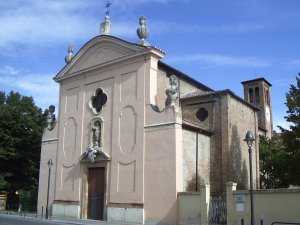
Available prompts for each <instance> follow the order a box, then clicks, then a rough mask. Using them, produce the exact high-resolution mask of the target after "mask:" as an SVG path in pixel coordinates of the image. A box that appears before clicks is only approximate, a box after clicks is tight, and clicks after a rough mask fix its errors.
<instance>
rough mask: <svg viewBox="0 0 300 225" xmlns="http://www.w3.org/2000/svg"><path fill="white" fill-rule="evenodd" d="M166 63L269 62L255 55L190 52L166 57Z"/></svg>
mask: <svg viewBox="0 0 300 225" xmlns="http://www.w3.org/2000/svg"><path fill="white" fill-rule="evenodd" d="M166 61H167V62H168V63H176V62H180V63H189V62H199V63H203V64H206V65H211V66H216V67H219V66H231V67H251V68H253V67H254V68H258V67H268V66H270V65H271V62H270V61H268V60H265V59H260V58H257V57H237V56H227V55H218V54H191V55H182V56H174V57H170V58H166Z"/></svg>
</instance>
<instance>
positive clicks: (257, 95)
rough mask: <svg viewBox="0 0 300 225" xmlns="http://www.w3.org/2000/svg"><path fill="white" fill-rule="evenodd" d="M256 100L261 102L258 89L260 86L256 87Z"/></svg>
mask: <svg viewBox="0 0 300 225" xmlns="http://www.w3.org/2000/svg"><path fill="white" fill-rule="evenodd" d="M255 102H256V103H259V89H258V87H256V88H255Z"/></svg>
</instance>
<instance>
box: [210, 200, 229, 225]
mask: <svg viewBox="0 0 300 225" xmlns="http://www.w3.org/2000/svg"><path fill="white" fill-rule="evenodd" d="M209 222H210V225H226V224H227V207H226V197H221V196H220V197H211V198H210V204H209Z"/></svg>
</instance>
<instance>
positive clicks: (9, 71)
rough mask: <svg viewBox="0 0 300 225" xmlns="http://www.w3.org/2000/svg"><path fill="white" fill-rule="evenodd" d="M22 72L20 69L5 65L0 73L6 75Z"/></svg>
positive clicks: (0, 69)
mask: <svg viewBox="0 0 300 225" xmlns="http://www.w3.org/2000/svg"><path fill="white" fill-rule="evenodd" d="M19 73H20V70H17V69H15V68H13V67H11V66H4V67H3V68H0V75H2V74H4V75H6V76H10V75H17V74H19Z"/></svg>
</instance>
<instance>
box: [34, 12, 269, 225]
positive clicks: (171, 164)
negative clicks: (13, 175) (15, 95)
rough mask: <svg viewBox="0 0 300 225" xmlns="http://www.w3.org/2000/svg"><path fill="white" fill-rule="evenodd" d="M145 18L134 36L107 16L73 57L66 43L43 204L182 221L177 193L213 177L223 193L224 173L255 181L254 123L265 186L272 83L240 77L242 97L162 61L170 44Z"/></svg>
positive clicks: (47, 134) (82, 213) (45, 147)
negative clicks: (250, 139) (263, 151)
mask: <svg viewBox="0 0 300 225" xmlns="http://www.w3.org/2000/svg"><path fill="white" fill-rule="evenodd" d="M139 22H140V27H139V28H138V30H137V33H138V36H139V38H140V41H138V42H137V43H130V42H128V41H125V40H122V39H119V38H117V37H114V36H112V35H110V18H109V15H108V14H107V15H106V16H105V21H104V22H103V23H102V24H101V27H100V35H98V36H96V37H94V38H93V39H91V40H90V41H88V42H87V43H86V44H85V45H84V46H83V47H82V48H81V49H80V50H79V51H78V52H77V53H76V54H75V55H73V46H69V48H68V52H69V53H68V55H67V56H66V58H65V60H66V63H67V64H66V66H65V67H64V68H63V69H62V70H61V71H60V72H59V73H58V74H57V75H56V76H55V77H54V80H55V81H56V82H57V83H59V85H60V90H59V108H58V111H57V112H56V113H57V118H55V116H54V113H55V112H54V111H55V109H54V107H50V108H49V112H50V114H49V115H48V118H47V122H48V127H47V128H46V129H45V131H44V134H43V139H42V149H41V164H40V178H39V197H38V211H39V212H41V210H42V208H43V209H44V212H45V209H46V207H47V205H48V206H49V208H50V207H51V214H52V215H53V216H65V217H71V218H80V219H92V220H106V221H114V222H127V223H140V224H176V223H177V194H178V193H180V192H186V191H199V189H200V186H201V185H207V184H209V185H210V188H211V195H212V196H221V195H224V194H225V193H226V191H225V186H226V183H227V182H228V181H233V182H236V183H238V188H240V189H245V188H248V187H249V175H248V174H249V159H248V146H247V145H246V144H245V142H244V141H243V140H244V137H245V135H246V133H247V131H248V130H250V131H251V132H252V133H253V136H254V138H255V140H256V141H255V142H254V144H253V146H252V149H253V155H252V156H253V157H252V159H253V163H252V164H253V178H254V187H255V188H258V187H259V149H258V138H259V135H267V136H271V135H272V110H271V109H272V107H271V97H270V88H271V84H270V83H269V82H268V81H267V80H265V79H264V78H259V79H253V80H248V81H244V82H242V85H243V87H244V94H245V95H244V98H241V97H239V96H237V95H236V94H234V93H233V92H232V91H230V90H229V89H225V90H218V91H216V90H213V89H212V88H210V87H207V86H206V85H204V84H202V83H200V82H199V81H197V80H195V79H193V78H191V77H189V76H188V75H186V74H184V73H182V72H180V71H178V70H176V69H175V68H173V67H171V66H170V65H167V64H166V63H164V62H162V61H161V59H162V58H163V57H164V55H165V52H164V51H163V50H161V49H159V48H157V47H154V46H152V45H150V44H149V43H148V42H147V41H146V38H147V36H148V31H147V27H146V18H145V17H141V18H140V21H139ZM50 160H51V161H50ZM47 162H49V163H48V164H49V166H52V167H48V165H47ZM48 175H49V178H50V179H49V180H48ZM48 182H49V190H48ZM48 193H49V195H47V194H48ZM48 197H49V198H48Z"/></svg>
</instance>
